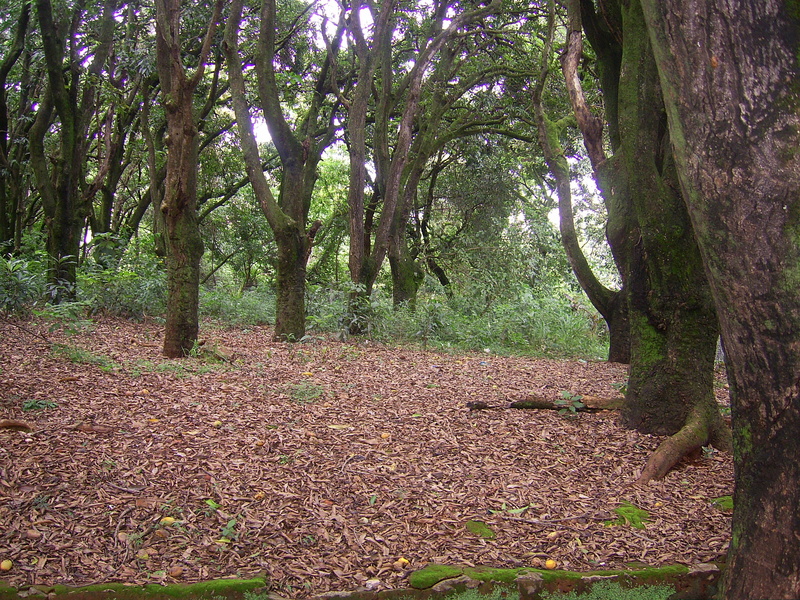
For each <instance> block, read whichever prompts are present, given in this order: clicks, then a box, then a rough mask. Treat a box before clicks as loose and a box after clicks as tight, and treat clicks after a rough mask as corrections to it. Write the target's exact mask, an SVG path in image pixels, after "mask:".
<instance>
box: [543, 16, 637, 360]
mask: <svg viewBox="0 0 800 600" xmlns="http://www.w3.org/2000/svg"><path fill="white" fill-rule="evenodd" d="M569 14H570V16H571V17H570V18H571V33H570V36H569V43H568V47H567V51H566V52H565V54H564V56H563V57H562V71H563V73H564V78H565V81H566V86H567V91H568V92H569V95H570V102H571V105H572V111H573V114H574V116H575V118H576V120H577V122H578V126H579V128H580V130H581V133H582V135H583V140H584V145H585V146H586V149H587V153H588V155H589V158H590V161H591V163H592V168H593V170H594V176H595V181H596V182H597V185H598V188H599V189H600V191H601V194H602V196H603V200H604V202H605V205H606V210H607V212H608V223H609V226H608V228H607V234H606V239H607V240H608V244H609V246H610V248H611V251H612V254H613V256H614V260H615V262H616V265H617V269H618V271H619V274H620V280H621V282H622V286H621V288H620V289H619V290H612V289H609V288H607V287H606V286H604V285H603V284H602V283H601V282H600V281H599V280H598V279H597V277H596V275H595V274H594V272H593V271H592V268H591V266H590V265H589V261H588V260H587V259H586V256H585V255H584V254H583V250H582V249H581V245H580V241H579V240H578V236H577V234H576V232H575V220H574V215H573V210H572V192H571V188H570V186H571V178H570V170H569V164H568V163H567V159H566V156H565V154H564V150H563V148H562V147H561V143H560V141H559V137H560V134H561V130H562V128H563V127H564V122H563V121H561V122H554V121H551V120H550V119H549V118H548V117H547V115H546V114H545V109H544V104H543V101H542V92H543V90H544V87H545V83H546V78H547V76H548V70H549V55H550V54H551V52H552V43H553V36H554V32H555V15H554V8H551V9H550V17H549V23H550V27H549V35H548V43H547V48H546V49H545V52H544V56H545V57H546V58H545V59H544V62H543V63H542V70H541V73H540V76H539V80H538V82H537V86H536V88H535V90H534V94H533V101H534V110H535V112H536V122H537V131H538V137H539V143H540V145H541V147H542V152H543V154H544V158H545V162H546V163H547V166H548V168H549V169H550V172H551V173H552V175H553V177H554V178H555V180H556V194H557V196H558V214H559V230H560V233H561V243H562V245H563V246H564V251H565V252H566V255H567V259H568V260H569V264H570V267H572V272H573V273H574V274H575V278H576V279H577V280H578V283H579V284H580V286H581V288H582V289H583V291H584V292H585V293H586V296H587V298H589V301H590V302H591V303H592V305H593V306H594V307H595V308H596V309H597V311H598V312H599V313H600V315H601V316H602V317H603V319H604V320H605V322H606V325H607V326H608V330H609V352H608V360H609V361H611V362H620V363H628V362H630V325H629V320H628V315H627V311H628V302H627V295H628V290H627V275H628V268H629V265H628V260H629V256H630V248H631V244H630V238H631V235H630V233H631V231H633V230H634V229H635V226H634V223H633V222H632V219H631V211H630V207H629V205H628V203H627V202H626V201H627V200H628V197H627V187H626V186H624V185H620V183H621V182H619V181H617V179H618V177H617V175H618V174H619V171H617V170H612V169H610V168H609V163H610V162H611V161H609V160H608V159H607V158H606V156H605V151H604V150H603V122H602V120H601V119H600V118H598V117H596V116H594V115H593V114H592V112H591V110H590V109H589V107H588V105H587V103H586V100H585V98H584V94H583V89H582V87H581V83H580V78H579V73H578V62H579V59H580V56H581V55H582V53H583V44H582V41H581V36H582V35H583V33H582V30H581V20H580V10H579V7H578V2H577V0H573V2H572V4H571V6H570V9H569ZM607 113H608V110H607ZM612 160H613V159H612ZM612 224H613V225H612ZM611 231H613V232H614V235H610V234H609V232H611Z"/></svg>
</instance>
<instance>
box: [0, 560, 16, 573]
mask: <svg viewBox="0 0 800 600" xmlns="http://www.w3.org/2000/svg"><path fill="white" fill-rule="evenodd" d="M13 566H14V563H13V562H11V561H10V560H8V559H5V560H4V561H0V571H10V570H11V567H13Z"/></svg>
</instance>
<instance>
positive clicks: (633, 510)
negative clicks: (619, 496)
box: [605, 501, 650, 529]
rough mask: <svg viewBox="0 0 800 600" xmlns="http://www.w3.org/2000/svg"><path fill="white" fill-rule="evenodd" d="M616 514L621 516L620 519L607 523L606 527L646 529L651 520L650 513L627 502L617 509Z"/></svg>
mask: <svg viewBox="0 0 800 600" xmlns="http://www.w3.org/2000/svg"><path fill="white" fill-rule="evenodd" d="M614 512H615V513H617V514H618V515H619V519H616V520H614V521H605V524H606V525H630V526H631V527H635V528H636V529H644V524H645V523H647V522H648V521H649V520H650V513H649V512H647V511H646V510H642V509H641V508H639V507H638V506H634V505H633V504H631V503H630V502H626V501H623V502H622V503H621V504H620V506H618V507H617V508H615V509H614Z"/></svg>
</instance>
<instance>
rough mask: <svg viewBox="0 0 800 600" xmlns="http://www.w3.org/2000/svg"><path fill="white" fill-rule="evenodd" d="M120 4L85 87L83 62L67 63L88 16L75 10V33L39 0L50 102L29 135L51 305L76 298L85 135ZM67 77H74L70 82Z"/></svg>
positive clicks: (106, 24)
mask: <svg viewBox="0 0 800 600" xmlns="http://www.w3.org/2000/svg"><path fill="white" fill-rule="evenodd" d="M115 7H116V2H115V1H114V0H107V1H106V2H105V3H104V4H103V8H102V17H101V19H100V22H99V29H98V34H97V35H98V41H97V44H96V45H95V47H94V48H93V50H94V52H93V54H92V60H91V63H90V64H89V66H88V69H87V75H88V77H86V78H85V79H86V81H84V82H83V85H81V70H82V68H83V67H82V65H81V64H79V62H80V60H79V59H78V58H72V57H71V58H70V60H68V61H66V63H65V54H66V48H67V47H74V45H75V44H76V43H77V42H76V40H75V38H76V37H77V35H78V34H77V29H76V28H77V25H78V24H79V23H80V22H81V19H82V16H83V9H82V6H80V5H79V6H76V7H75V9H74V14H73V15H71V23H70V27H69V28H66V27H65V23H56V21H55V20H54V16H53V7H52V5H51V2H50V0H36V12H37V15H38V20H39V27H40V31H41V35H42V46H43V49H44V56H45V62H46V68H47V81H48V92H47V96H48V97H47V98H46V99H45V100H44V101H43V102H42V103H41V104H40V108H39V111H38V112H37V117H36V122H35V123H34V125H33V126H32V127H31V131H30V134H29V139H30V147H31V166H32V169H33V171H34V173H35V179H36V185H37V188H38V190H39V194H40V195H41V198H42V206H43V208H44V213H45V228H46V230H47V252H48V259H49V264H48V279H49V287H50V301H52V302H54V303H59V302H61V301H64V300H72V299H74V298H75V295H76V292H77V288H76V283H77V265H78V255H79V251H80V242H81V234H82V232H83V226H84V222H85V219H86V217H87V215H88V207H87V205H86V203H85V201H84V199H83V198H82V195H81V185H82V183H83V179H84V176H85V162H86V161H85V159H86V151H87V143H88V140H87V137H88V136H87V135H86V131H87V128H88V124H89V121H90V117H91V115H92V113H93V112H94V110H95V98H96V96H97V93H98V86H97V84H96V83H95V82H93V81H89V79H91V78H93V77H100V76H101V74H102V70H103V66H104V64H105V62H106V59H107V58H108V55H109V53H110V50H111V42H112V39H113V33H114V25H115V21H114V9H115ZM65 71H66V72H68V73H69V76H68V77H67V76H65ZM51 111H52V112H55V114H56V116H57V117H58V119H59V121H60V127H59V131H58V143H59V152H58V154H57V156H56V157H55V159H54V160H53V162H52V166H50V165H49V164H48V160H47V158H46V156H45V153H44V136H45V134H46V132H47V129H48V127H49V125H50V117H51V115H52V112H51Z"/></svg>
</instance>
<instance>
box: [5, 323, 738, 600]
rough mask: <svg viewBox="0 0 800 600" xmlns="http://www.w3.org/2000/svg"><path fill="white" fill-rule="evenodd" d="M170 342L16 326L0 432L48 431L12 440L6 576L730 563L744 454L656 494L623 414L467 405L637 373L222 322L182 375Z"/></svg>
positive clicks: (719, 458)
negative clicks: (643, 480) (737, 465)
mask: <svg viewBox="0 0 800 600" xmlns="http://www.w3.org/2000/svg"><path fill="white" fill-rule="evenodd" d="M20 326H22V327H23V328H20ZM33 332H37V333H38V334H41V335H43V336H46V337H47V340H45V339H44V337H40V336H39V335H34V333H33ZM161 334H162V328H161V326H159V325H158V324H155V323H144V324H142V323H130V322H126V321H122V320H112V319H100V320H98V321H97V322H96V323H95V324H94V325H93V326H91V327H90V328H88V329H85V330H83V331H80V332H77V333H72V334H66V333H64V332H48V331H47V328H46V327H45V326H42V325H37V324H35V323H30V322H28V323H21V322H15V323H10V322H8V321H2V320H0V340H2V341H0V369H2V370H1V371H0V419H19V420H24V421H26V422H27V423H29V424H30V425H31V426H32V427H33V428H34V430H33V431H32V432H24V431H14V430H10V429H0V560H1V559H11V560H13V567H12V569H11V570H10V571H9V572H7V573H2V574H0V576H2V578H3V579H4V580H5V581H7V582H8V583H10V584H12V585H18V586H19V585H23V584H30V583H39V584H55V583H61V584H67V585H83V584H89V583H100V582H108V581H125V582H131V583H143V582H151V583H152V582H174V581H183V582H191V581H197V580H201V579H208V578H215V577H224V576H244V577H247V576H250V575H253V574H258V573H265V574H266V575H267V576H268V577H269V578H270V579H271V581H272V584H273V587H274V589H275V590H276V591H279V592H282V593H283V594H285V595H289V596H296V597H304V596H309V595H316V594H320V593H323V592H326V591H329V590H347V589H354V588H356V587H358V586H362V585H364V584H366V583H367V582H368V580H371V581H370V585H371V586H377V587H379V588H393V587H402V586H404V585H405V577H406V575H407V574H408V571H409V570H411V569H417V568H421V567H423V566H424V565H425V564H426V563H428V562H439V563H450V564H458V565H491V566H501V567H517V566H528V565H530V566H541V565H542V564H543V563H544V561H545V560H546V559H553V560H555V561H557V563H558V567H559V568H564V569H572V570H590V569H596V568H617V567H624V566H625V565H628V564H630V563H643V564H647V565H664V564H674V563H685V564H693V563H699V562H706V561H712V560H714V559H717V558H719V557H720V555H721V554H723V553H724V551H725V549H726V546H727V543H728V539H729V528H730V515H729V514H727V513H726V512H725V511H723V510H722V509H721V508H720V507H719V506H718V505H716V504H714V503H713V501H712V500H713V499H714V498H717V497H720V496H724V495H727V494H730V493H731V492H732V466H731V459H730V457H729V456H727V455H723V454H720V453H716V452H713V451H709V452H704V453H703V455H701V456H699V457H697V458H696V459H695V460H692V461H686V462H684V463H682V464H681V465H679V467H678V468H677V469H676V470H674V471H673V472H671V473H670V474H668V476H667V477H666V478H665V479H664V480H663V481H659V482H654V483H652V484H650V485H648V486H646V487H643V488H637V487H633V486H631V484H632V483H633V481H634V480H635V478H636V476H637V474H638V472H639V471H640V470H641V468H642V467H643V466H644V464H645V462H646V459H647V456H648V454H649V453H650V452H651V451H652V450H653V449H655V448H656V446H657V445H658V443H659V442H660V441H661V440H660V438H657V437H652V436H645V435H640V434H638V433H635V432H631V431H626V430H623V429H621V428H620V427H619V426H618V424H617V418H616V415H615V414H614V413H613V412H597V413H591V414H590V413H581V414H577V415H575V416H572V417H566V416H562V415H559V414H558V412H557V411H553V410H515V409H502V408H498V409H490V410H480V411H470V410H469V409H468V408H467V407H466V405H467V403H468V402H471V401H483V402H486V403H488V404H491V405H497V406H500V407H502V406H505V405H506V404H507V403H508V402H509V401H512V400H521V399H525V398H528V397H530V396H531V395H532V394H535V395H537V396H541V397H547V398H552V399H554V400H555V399H557V398H559V397H560V396H561V395H562V392H564V391H566V392H570V393H572V394H589V395H593V396H598V397H613V396H617V395H619V391H618V390H619V387H620V385H621V384H624V382H625V380H626V368H625V367H624V366H622V365H615V364H606V363H591V362H590V363H587V362H581V361H566V360H533V359H529V358H514V357H500V356H494V355H490V354H484V355H472V356H456V355H447V354H438V353H433V352H426V351H422V350H419V349H411V348H407V347H403V348H401V347H387V346H382V345H376V344H372V343H367V342H360V343H339V342H335V341H330V340H313V341H311V342H309V343H302V344H283V343H273V342H272V341H271V331H270V330H269V329H268V328H266V327H265V328H252V329H248V330H242V329H224V328H219V327H214V326H212V325H206V326H204V328H203V331H202V335H201V337H202V338H203V339H204V340H205V345H204V346H203V350H202V351H201V352H199V353H198V356H195V357H189V358H186V359H183V360H167V359H164V358H162V357H161V355H160V348H161ZM719 388H720V389H719V390H718V393H719V396H720V400H721V401H723V402H724V401H725V400H726V392H725V390H724V389H723V386H722V385H720V386H719ZM625 502H629V503H631V504H632V505H634V506H636V507H638V508H640V509H643V510H646V511H647V512H648V513H649V521H647V522H645V523H643V525H644V528H642V529H639V528H636V527H632V526H630V525H629V524H616V525H609V524H607V523H606V522H607V521H609V520H612V519H615V518H616V517H617V514H616V513H614V512H613V511H614V509H615V508H617V507H619V506H621V505H623V503H625ZM470 522H473V523H470ZM474 522H482V523H484V524H485V528H483V527H482V526H481V525H480V523H478V524H477V525H476V524H475V523H474ZM401 558H402V559H405V560H399V559H401ZM406 560H407V561H408V564H406V563H405V561H406Z"/></svg>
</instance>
